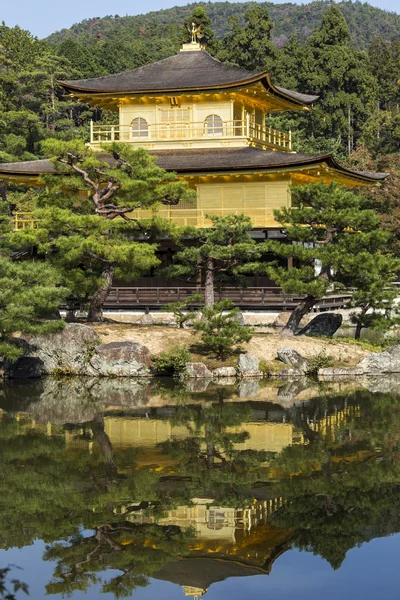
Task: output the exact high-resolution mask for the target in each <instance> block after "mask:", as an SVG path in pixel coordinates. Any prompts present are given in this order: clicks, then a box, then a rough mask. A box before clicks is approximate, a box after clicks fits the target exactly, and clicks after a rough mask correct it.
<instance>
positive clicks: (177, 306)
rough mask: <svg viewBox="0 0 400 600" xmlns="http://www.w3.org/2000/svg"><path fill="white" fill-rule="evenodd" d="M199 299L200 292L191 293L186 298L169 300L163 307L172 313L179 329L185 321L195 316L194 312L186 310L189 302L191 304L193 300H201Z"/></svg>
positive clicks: (200, 297) (200, 296)
mask: <svg viewBox="0 0 400 600" xmlns="http://www.w3.org/2000/svg"><path fill="white" fill-rule="evenodd" d="M201 300H202V295H201V294H193V295H192V296H188V297H187V298H186V300H179V301H177V302H171V303H170V304H167V306H166V307H165V308H166V310H168V311H170V312H172V313H174V317H175V321H176V324H177V325H178V327H179V328H180V329H182V327H183V326H184V324H185V323H186V322H187V321H191V320H192V319H194V318H195V316H196V313H194V312H188V311H189V306H190V304H193V302H196V303H197V302H201Z"/></svg>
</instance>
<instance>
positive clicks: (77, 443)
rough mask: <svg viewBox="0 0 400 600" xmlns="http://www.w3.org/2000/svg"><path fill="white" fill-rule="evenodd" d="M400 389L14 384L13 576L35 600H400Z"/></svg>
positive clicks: (0, 549) (8, 505)
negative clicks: (70, 599) (293, 599)
mask: <svg viewBox="0 0 400 600" xmlns="http://www.w3.org/2000/svg"><path fill="white" fill-rule="evenodd" d="M227 383H229V382H227ZM398 385H399V384H398V383H397V382H396V381H389V380H384V379H381V380H375V381H372V380H369V381H367V383H365V382H363V383H362V384H361V383H354V382H349V383H337V384H326V385H321V384H319V385H317V384H316V383H315V384H312V383H311V382H310V381H306V380H304V381H295V382H289V383H286V384H278V383H275V384H273V385H272V384H263V383H262V384H259V383H258V382H254V381H243V382H241V383H239V384H237V383H234V384H232V385H215V384H213V383H212V384H208V385H206V383H202V382H199V381H197V382H191V383H189V384H187V385H183V384H178V383H172V382H170V381H168V380H165V381H163V380H161V381H155V380H152V381H151V382H143V381H142V382H137V381H134V380H125V381H121V380H109V379H104V380H98V379H93V380H89V379H86V380H81V379H78V378H76V379H71V380H52V379H47V380H42V381H38V382H35V383H13V384H11V383H10V384H5V385H4V386H3V387H1V388H0V568H4V567H7V566H8V565H10V573H9V577H10V578H17V579H19V580H21V581H23V582H24V583H26V584H27V585H28V586H29V592H30V597H31V598H34V599H35V600H40V599H41V598H44V597H45V596H53V597H54V598H55V599H56V598H72V599H73V600H77V599H83V598H85V599H86V600H94V599H98V598H104V599H105V600H111V599H114V598H116V599H117V598H131V597H134V598H136V599H138V600H156V599H157V600H159V599H160V598H162V599H171V600H172V599H174V600H175V599H184V598H185V597H186V598H189V599H198V600H199V599H200V598H205V600H216V599H218V600H220V599H222V600H225V599H226V600H228V598H229V600H232V599H233V600H242V599H243V600H253V599H256V598H257V599H258V598H274V600H286V599H289V598H293V597H296V599H298V600H302V599H307V600H313V599H317V598H318V599H320V598H321V597H322V596H323V597H324V600H331V599H337V598H340V599H341V600H344V599H347V598H348V599H350V598H351V599H354V598H358V597H360V598H363V599H369V598H371V599H372V598H374V599H376V598H379V599H385V600H389V599H395V598H396V599H397V598H398V597H399V584H400V569H399V566H398V557H399V555H400V426H399V417H400V393H396V388H397V387H398ZM0 597H1V593H0ZM23 597H25V595H24V593H23V592H22V591H19V592H17V598H18V600H19V599H20V598H23Z"/></svg>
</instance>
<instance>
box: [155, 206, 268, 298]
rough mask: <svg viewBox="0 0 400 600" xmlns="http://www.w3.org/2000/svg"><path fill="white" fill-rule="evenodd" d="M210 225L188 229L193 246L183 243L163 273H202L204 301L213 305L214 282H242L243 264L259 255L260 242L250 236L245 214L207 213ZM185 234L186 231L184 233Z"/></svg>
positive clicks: (187, 275) (187, 276)
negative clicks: (221, 214)
mask: <svg viewBox="0 0 400 600" xmlns="http://www.w3.org/2000/svg"><path fill="white" fill-rule="evenodd" d="M207 218H209V219H210V220H211V221H212V224H213V227H211V228H209V229H197V230H193V231H191V232H190V234H191V235H190V237H191V238H192V239H194V240H196V245H195V246H187V247H185V248H184V249H183V250H180V251H179V252H177V253H176V255H175V256H174V264H173V265H172V266H171V267H168V268H167V269H166V270H165V271H164V273H165V274H166V275H167V276H169V277H171V278H184V279H186V280H191V279H195V280H199V278H201V276H202V275H204V287H205V290H204V305H205V306H206V307H208V308H211V307H212V306H213V305H214V291H215V289H214V288H215V286H216V284H219V285H223V284H224V283H227V282H234V283H235V284H236V285H242V286H244V285H245V278H244V276H243V266H244V264H245V263H246V262H249V261H251V262H253V261H256V260H257V257H259V256H260V255H261V246H260V247H258V246H257V244H256V242H255V241H254V240H253V239H252V238H251V237H250V234H249V231H250V230H251V229H252V225H251V220H250V218H249V217H246V216H245V215H227V216H225V217H217V216H213V215H210V216H207ZM187 235H188V234H187V233H186V236H187Z"/></svg>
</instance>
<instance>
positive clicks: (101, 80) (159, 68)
mask: <svg viewBox="0 0 400 600" xmlns="http://www.w3.org/2000/svg"><path fill="white" fill-rule="evenodd" d="M258 81H261V82H262V84H263V85H264V87H265V88H266V89H267V90H268V91H270V92H271V93H273V94H275V95H276V96H278V97H281V98H283V99H289V100H291V101H294V102H295V103H296V104H301V105H304V104H306V105H307V104H312V103H313V102H315V101H316V100H318V96H309V95H307V94H300V93H298V92H292V91H291V90H287V89H285V88H281V87H276V86H274V85H273V84H272V83H271V81H270V79H269V76H268V74H267V73H256V72H255V71H246V70H245V69H241V68H238V67H232V66H229V65H227V64H224V63H222V62H220V61H219V60H216V59H215V58H213V57H212V56H210V54H208V52H205V51H204V50H199V51H195V52H179V53H178V54H175V55H174V56H170V57H169V58H165V59H164V60H160V61H158V62H155V63H152V64H150V65H146V66H144V67H139V68H137V69H131V70H130V71H124V72H123V73H117V74H115V75H106V76H104V77H96V78H93V79H78V80H68V81H61V82H60V83H61V85H63V86H64V87H65V88H66V89H67V90H69V91H70V92H72V93H74V92H81V93H82V92H83V93H85V92H86V93H91V94H99V93H103V94H104V93H123V92H131V93H136V94H138V93H151V92H163V91H165V92H180V91H196V90H202V89H203V90H204V89H207V90H210V89H221V88H232V87H236V86H239V85H246V84H251V83H257V82H258Z"/></svg>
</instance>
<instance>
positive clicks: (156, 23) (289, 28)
mask: <svg viewBox="0 0 400 600" xmlns="http://www.w3.org/2000/svg"><path fill="white" fill-rule="evenodd" d="M332 4H333V2H332V1H331V0H321V1H318V2H312V3H310V4H306V5H298V4H294V3H292V2H288V3H285V4H273V3H272V2H260V3H258V5H259V6H261V7H263V8H267V9H268V12H269V14H270V17H271V19H272V21H273V23H274V30H273V36H272V40H273V42H274V43H275V44H276V45H277V46H278V47H281V46H282V45H284V44H285V43H286V42H287V41H288V40H289V39H290V38H291V37H295V38H296V39H297V40H298V41H299V42H304V41H305V40H306V39H307V38H308V37H309V36H310V35H311V33H312V32H313V31H314V30H315V29H316V28H317V27H319V25H320V23H321V19H322V16H323V14H324V13H325V12H326V11H327V10H328V8H329V7H330V6H332ZM196 6H203V7H204V8H205V9H206V11H207V14H208V16H209V18H210V19H211V23H212V26H213V29H214V31H215V34H216V37H217V38H218V39H221V38H223V37H224V36H225V35H226V34H227V33H228V31H229V27H230V25H229V19H230V18H231V17H238V18H239V20H240V22H241V23H242V24H243V23H244V15H245V12H246V11H247V9H248V8H250V7H251V6H254V2H241V3H239V2H196V3H193V4H187V5H186V6H175V7H174V8H169V9H165V10H159V11H156V12H150V13H147V14H145V15H138V16H125V17H123V16H119V15H110V16H107V17H103V18H98V17H94V18H92V19H85V20H84V21H82V22H81V23H77V24H75V25H73V26H72V27H71V28H70V29H62V30H61V31H57V32H55V33H53V34H52V35H51V36H49V38H48V41H50V42H54V43H56V42H60V41H62V40H64V39H66V38H72V39H79V38H80V39H82V38H86V39H87V38H95V39H96V36H97V35H100V36H102V38H103V39H106V40H107V39H113V38H114V39H116V37H117V36H118V37H120V39H124V38H126V39H132V38H144V39H147V40H153V38H158V39H163V38H167V37H169V36H172V37H175V36H176V35H179V25H180V24H181V23H183V21H184V20H185V19H186V18H187V17H188V16H189V15H190V14H191V13H192V11H193V9H194V8H195V7H196ZM335 6H337V7H338V8H339V9H340V10H341V12H342V14H343V16H344V17H345V19H346V21H347V24H348V26H349V30H350V35H351V40H352V43H353V44H354V45H355V46H356V47H357V48H367V47H368V46H369V44H370V43H371V42H372V40H373V39H374V37H375V36H380V37H382V38H383V39H385V40H394V39H398V38H399V37H400V15H398V14H396V13H389V12H387V11H385V10H381V9H379V8H376V7H374V6H371V5H369V4H367V3H365V4H364V3H361V2H352V1H351V0H348V1H347V2H338V3H336V4H335Z"/></svg>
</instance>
